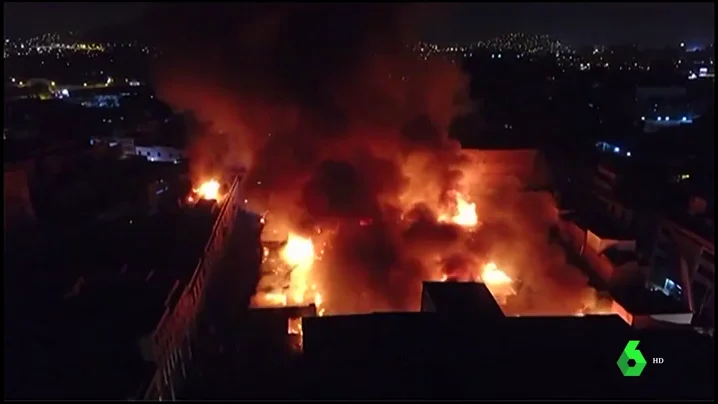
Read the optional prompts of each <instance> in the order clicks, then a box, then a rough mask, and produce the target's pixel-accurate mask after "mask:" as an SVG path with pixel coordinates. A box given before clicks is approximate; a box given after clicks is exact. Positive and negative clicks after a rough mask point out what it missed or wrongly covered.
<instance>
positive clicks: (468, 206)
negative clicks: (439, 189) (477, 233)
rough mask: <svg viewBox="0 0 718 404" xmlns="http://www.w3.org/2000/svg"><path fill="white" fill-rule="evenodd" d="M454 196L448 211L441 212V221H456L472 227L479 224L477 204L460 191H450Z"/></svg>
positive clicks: (461, 224)
mask: <svg viewBox="0 0 718 404" xmlns="http://www.w3.org/2000/svg"><path fill="white" fill-rule="evenodd" d="M449 195H451V196H452V197H453V198H452V199H453V200H452V201H451V203H450V205H451V208H450V209H449V210H448V212H442V213H440V214H439V221H440V222H445V223H454V224H458V225H459V226H464V227H472V226H476V225H477V224H479V216H478V214H477V213H476V204H475V203H472V202H470V201H469V199H468V198H467V197H466V196H465V195H464V194H462V193H460V192H458V191H452V192H450V193H449Z"/></svg>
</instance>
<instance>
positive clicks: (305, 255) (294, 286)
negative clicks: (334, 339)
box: [255, 233, 325, 316]
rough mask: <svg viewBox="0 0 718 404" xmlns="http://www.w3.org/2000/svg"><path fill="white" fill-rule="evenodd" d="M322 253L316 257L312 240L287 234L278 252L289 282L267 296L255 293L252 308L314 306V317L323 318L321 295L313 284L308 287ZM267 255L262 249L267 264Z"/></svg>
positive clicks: (275, 286)
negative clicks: (315, 311)
mask: <svg viewBox="0 0 718 404" xmlns="http://www.w3.org/2000/svg"><path fill="white" fill-rule="evenodd" d="M321 252H322V251H320V252H319V254H317V252H316V251H315V247H314V242H313V241H312V239H310V238H307V237H302V236H299V235H297V234H294V233H289V235H288V237H287V241H286V243H285V245H284V246H283V247H282V250H281V252H280V257H281V260H282V261H283V262H284V263H285V264H286V265H287V266H288V267H289V271H288V277H289V282H288V284H287V285H277V284H275V285H272V289H273V290H272V291H270V292H260V293H257V295H256V296H255V305H257V306H269V307H277V306H288V305H293V306H302V305H307V304H310V303H313V304H314V305H315V306H316V308H317V314H318V315H319V316H321V315H323V314H324V312H325V309H324V308H323V307H322V303H323V298H322V294H321V293H320V292H319V291H318V289H317V286H316V284H313V283H311V276H312V268H313V266H314V264H315V262H316V261H317V260H318V259H319V258H321ZM269 254H270V252H269V250H268V249H267V248H266V247H265V248H264V250H263V262H266V261H267V259H268V257H269Z"/></svg>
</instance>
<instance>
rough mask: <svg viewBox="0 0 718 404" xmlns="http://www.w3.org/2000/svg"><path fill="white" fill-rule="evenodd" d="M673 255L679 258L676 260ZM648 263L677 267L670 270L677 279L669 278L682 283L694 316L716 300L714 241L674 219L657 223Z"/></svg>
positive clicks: (654, 265) (698, 314)
mask: <svg viewBox="0 0 718 404" xmlns="http://www.w3.org/2000/svg"><path fill="white" fill-rule="evenodd" d="M674 254H675V255H677V257H675V258H678V259H677V260H675V261H674V260H673V258H674V257H673V255H674ZM651 263H652V266H653V267H654V268H657V267H656V266H657V265H659V264H660V265H663V264H666V265H676V266H677V268H676V269H675V270H674V271H673V272H674V273H676V274H679V275H680V276H678V277H679V279H672V280H673V281H674V282H679V283H680V284H681V286H682V288H683V297H684V299H685V300H686V303H688V305H689V307H691V309H692V310H693V311H694V312H695V314H696V315H697V316H700V315H702V313H703V311H704V310H710V309H711V307H710V306H711V305H712V302H713V301H714V299H715V297H714V294H715V245H714V243H712V242H711V241H710V240H706V239H704V238H702V237H700V236H699V235H697V234H695V233H693V232H691V231H689V230H688V229H686V228H683V227H682V226H680V225H679V224H677V223H675V222H672V221H667V220H665V221H662V222H661V223H660V224H659V226H658V237H656V243H655V246H654V249H653V253H652V256H651ZM652 275H653V274H652ZM657 275H658V274H656V276H653V277H652V279H653V278H656V277H657ZM672 276H674V277H675V276H676V275H675V274H674V275H672ZM657 286H659V287H660V286H662V285H657Z"/></svg>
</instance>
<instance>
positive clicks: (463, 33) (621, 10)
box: [3, 2, 715, 46]
mask: <svg viewBox="0 0 718 404" xmlns="http://www.w3.org/2000/svg"><path fill="white" fill-rule="evenodd" d="M150 5H151V3H149V2H132V3H130V2H108V3H104V2H102V3H101V2H97V3H89V2H62V3H49V2H32V3H7V2H6V3H3V11H4V15H3V22H4V34H5V36H11V37H15V36H27V35H34V34H39V33H43V32H49V31H58V32H61V31H70V30H83V29H87V28H93V27H97V26H102V25H107V24H116V23H122V22H125V21H131V20H132V19H135V18H138V17H140V16H142V15H143V13H145V12H146V11H147V9H148V8H149V7H150ZM441 7H442V8H443V9H442V12H441V13H437V14H435V16H434V17H433V18H431V19H429V20H428V21H426V22H425V24H424V27H423V32H424V37H425V38H424V39H426V40H428V41H432V42H439V43H444V44H445V43H452V42H459V43H468V42H473V41H476V40H481V39H488V38H491V37H493V36H496V35H500V34H503V33H508V32H526V33H546V34H551V35H554V36H555V37H557V38H559V39H562V40H565V41H567V42H569V43H570V44H573V45H588V44H610V43H620V42H634V43H637V44H639V45H642V46H653V45H665V44H676V43H679V42H686V43H687V44H690V45H704V44H708V43H712V42H713V38H714V36H715V30H714V23H715V11H714V5H713V3H712V2H706V3H687V2H684V3H576V4H572V3H509V4H500V3H449V4H447V3H444V4H443V5H442V6H441Z"/></svg>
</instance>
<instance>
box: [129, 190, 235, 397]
mask: <svg viewBox="0 0 718 404" xmlns="http://www.w3.org/2000/svg"><path fill="white" fill-rule="evenodd" d="M239 181H240V177H239V176H237V177H235V179H234V181H233V183H232V185H231V187H230V190H229V192H228V196H227V198H226V199H225V200H224V202H223V205H222V210H221V212H220V214H219V216H218V218H217V220H216V222H215V225H214V228H213V230H212V234H211V236H210V238H209V240H208V242H207V246H206V247H205V253H204V255H203V257H202V258H201V260H200V261H199V263H198V265H197V268H196V269H195V271H194V274H193V276H192V278H191V280H190V281H189V282H188V283H187V285H186V286H185V288H184V290H183V291H182V292H181V294H180V296H179V298H178V299H177V302H176V304H175V305H173V306H172V307H170V308H168V309H167V311H166V312H165V314H164V316H163V317H162V319H161V320H160V322H159V324H158V326H157V328H156V329H155V331H154V332H153V333H152V335H150V336H149V337H148V338H147V339H144V340H143V341H142V342H141V346H142V345H143V344H144V345H145V346H146V344H147V341H148V340H149V341H150V343H151V346H152V349H151V352H152V356H153V358H154V361H155V363H156V364H157V372H156V373H155V375H154V377H153V379H152V382H151V385H150V386H149V388H148V389H147V391H146V392H145V393H144V399H146V400H157V399H159V398H162V399H175V392H176V391H178V390H180V389H181V388H182V385H183V382H184V380H185V379H186V377H187V369H188V367H189V363H190V362H191V361H192V349H191V339H192V338H194V333H195V323H196V321H197V317H198V315H199V314H200V313H201V311H202V307H203V303H204V296H205V285H206V283H207V279H208V278H209V277H210V276H212V271H213V269H214V268H215V264H216V263H217V262H218V260H219V259H220V258H221V257H222V251H223V249H224V247H225V245H224V243H225V241H226V240H227V239H228V237H229V236H230V234H231V233H232V231H233V230H234V223H235V220H236V218H237V214H238V211H239V207H240V206H241V205H240V202H241V198H240V196H239V193H240V186H239ZM145 350H146V347H145Z"/></svg>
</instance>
